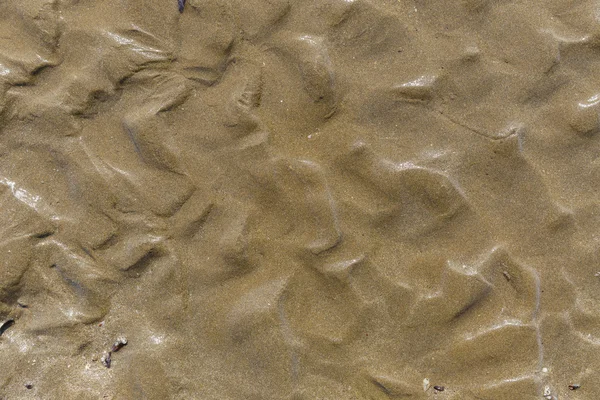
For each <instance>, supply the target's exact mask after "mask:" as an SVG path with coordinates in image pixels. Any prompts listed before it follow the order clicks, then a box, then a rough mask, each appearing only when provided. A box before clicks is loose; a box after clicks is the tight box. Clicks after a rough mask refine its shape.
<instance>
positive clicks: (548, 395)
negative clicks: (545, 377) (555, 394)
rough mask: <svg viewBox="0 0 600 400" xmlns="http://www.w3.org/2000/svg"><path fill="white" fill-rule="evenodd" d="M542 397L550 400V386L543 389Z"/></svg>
mask: <svg viewBox="0 0 600 400" xmlns="http://www.w3.org/2000/svg"><path fill="white" fill-rule="evenodd" d="M544 397H545V398H546V399H548V400H552V390H550V386H546V387H545V388H544Z"/></svg>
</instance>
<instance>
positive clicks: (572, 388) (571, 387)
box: [569, 384, 581, 390]
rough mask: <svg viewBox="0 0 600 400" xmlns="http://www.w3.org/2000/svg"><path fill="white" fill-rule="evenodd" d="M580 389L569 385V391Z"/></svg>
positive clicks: (578, 386)
mask: <svg viewBox="0 0 600 400" xmlns="http://www.w3.org/2000/svg"><path fill="white" fill-rule="evenodd" d="M580 387H581V385H577V384H573V385H569V390H577V389H579V388H580Z"/></svg>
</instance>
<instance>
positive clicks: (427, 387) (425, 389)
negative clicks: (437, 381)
mask: <svg viewBox="0 0 600 400" xmlns="http://www.w3.org/2000/svg"><path fill="white" fill-rule="evenodd" d="M428 390H429V379H428V378H425V379H423V391H424V392H426V391H428Z"/></svg>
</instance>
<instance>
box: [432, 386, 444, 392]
mask: <svg viewBox="0 0 600 400" xmlns="http://www.w3.org/2000/svg"><path fill="white" fill-rule="evenodd" d="M433 388H434V389H435V390H436V391H437V392H443V391H444V390H446V388H445V387H443V386H434V387H433Z"/></svg>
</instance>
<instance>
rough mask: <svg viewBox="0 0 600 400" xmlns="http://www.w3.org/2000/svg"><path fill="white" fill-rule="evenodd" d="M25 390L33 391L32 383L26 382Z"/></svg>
mask: <svg viewBox="0 0 600 400" xmlns="http://www.w3.org/2000/svg"><path fill="white" fill-rule="evenodd" d="M25 388H26V389H33V383H29V382H28V383H26V384H25Z"/></svg>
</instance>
